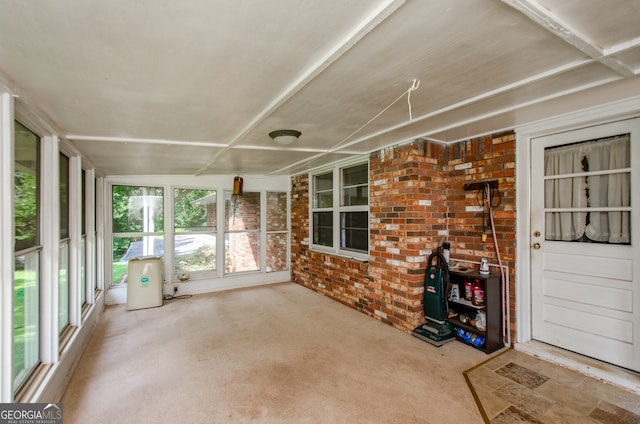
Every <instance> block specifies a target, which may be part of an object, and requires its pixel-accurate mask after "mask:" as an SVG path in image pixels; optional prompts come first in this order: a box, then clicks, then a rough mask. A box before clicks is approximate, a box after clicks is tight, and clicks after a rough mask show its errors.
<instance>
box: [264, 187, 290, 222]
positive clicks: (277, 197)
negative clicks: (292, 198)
mask: <svg viewBox="0 0 640 424" xmlns="http://www.w3.org/2000/svg"><path fill="white" fill-rule="evenodd" d="M287 228H288V226H287V193H286V192H267V231H285V230H287Z"/></svg>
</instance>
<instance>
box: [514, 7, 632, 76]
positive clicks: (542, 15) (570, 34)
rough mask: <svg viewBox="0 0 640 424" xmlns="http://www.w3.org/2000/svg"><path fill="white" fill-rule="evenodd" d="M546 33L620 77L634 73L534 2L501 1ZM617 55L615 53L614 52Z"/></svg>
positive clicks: (603, 49) (600, 47)
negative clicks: (543, 29) (561, 40)
mask: <svg viewBox="0 0 640 424" xmlns="http://www.w3.org/2000/svg"><path fill="white" fill-rule="evenodd" d="M502 2H503V3H506V4H508V5H509V6H511V7H512V8H514V9H516V10H517V11H519V12H520V13H522V14H523V15H525V16H526V17H528V18H529V19H531V20H532V21H534V22H535V23H537V24H538V25H540V26H541V27H543V28H545V29H546V30H547V31H549V32H550V33H552V34H553V35H555V36H557V37H558V38H561V39H563V40H564V41H566V42H567V43H569V44H571V45H572V46H573V47H575V48H577V49H578V50H580V51H581V52H583V53H584V54H586V55H587V56H589V57H591V58H592V59H595V60H597V61H599V62H600V63H602V64H603V65H605V66H607V67H608V68H610V69H612V70H613V71H615V72H617V73H618V74H620V75H622V76H623V77H632V76H635V75H636V73H635V72H634V70H632V69H630V68H629V67H628V66H627V65H625V64H624V63H623V62H622V61H620V60H619V59H616V58H614V57H611V56H609V55H608V54H607V53H606V50H605V48H604V47H603V46H598V45H597V44H596V43H595V42H594V41H593V40H590V39H589V38H588V37H587V36H586V35H584V34H581V33H580V32H578V31H576V30H575V29H574V28H572V27H571V25H569V24H568V23H566V22H565V21H564V20H563V19H562V18H560V17H559V16H557V15H556V14H554V13H553V12H552V11H550V10H548V9H546V8H544V7H543V6H541V5H540V4H539V3H538V2H537V1H536V0H502ZM616 53H617V52H616Z"/></svg>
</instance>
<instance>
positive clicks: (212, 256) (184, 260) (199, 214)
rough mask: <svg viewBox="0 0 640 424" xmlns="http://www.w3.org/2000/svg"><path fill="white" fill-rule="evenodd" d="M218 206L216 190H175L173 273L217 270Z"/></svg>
mask: <svg viewBox="0 0 640 424" xmlns="http://www.w3.org/2000/svg"><path fill="white" fill-rule="evenodd" d="M217 206H218V201H217V192H216V190H193V189H185V188H176V189H174V191H173V214H174V232H173V238H174V242H173V243H174V261H175V264H174V272H175V273H176V274H192V273H194V272H206V271H211V272H212V271H215V270H216V240H217V238H216V229H217V225H216V219H217Z"/></svg>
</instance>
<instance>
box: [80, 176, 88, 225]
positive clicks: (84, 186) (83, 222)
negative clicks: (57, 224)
mask: <svg viewBox="0 0 640 424" xmlns="http://www.w3.org/2000/svg"><path fill="white" fill-rule="evenodd" d="M86 178H87V172H86V171H85V170H84V169H83V170H82V179H81V180H80V185H81V187H82V188H81V189H80V196H81V200H80V201H81V202H82V203H81V205H82V218H81V221H80V226H81V228H80V234H82V235H85V234H87V192H86V191H87V181H86Z"/></svg>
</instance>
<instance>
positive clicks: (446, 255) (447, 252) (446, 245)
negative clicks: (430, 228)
mask: <svg viewBox="0 0 640 424" xmlns="http://www.w3.org/2000/svg"><path fill="white" fill-rule="evenodd" d="M449 249H451V244H450V243H448V242H446V241H445V242H444V243H442V256H444V258H445V259H446V261H447V263H448V262H449V257H450V256H451V252H450V250H449Z"/></svg>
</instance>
